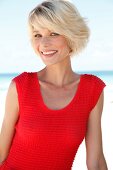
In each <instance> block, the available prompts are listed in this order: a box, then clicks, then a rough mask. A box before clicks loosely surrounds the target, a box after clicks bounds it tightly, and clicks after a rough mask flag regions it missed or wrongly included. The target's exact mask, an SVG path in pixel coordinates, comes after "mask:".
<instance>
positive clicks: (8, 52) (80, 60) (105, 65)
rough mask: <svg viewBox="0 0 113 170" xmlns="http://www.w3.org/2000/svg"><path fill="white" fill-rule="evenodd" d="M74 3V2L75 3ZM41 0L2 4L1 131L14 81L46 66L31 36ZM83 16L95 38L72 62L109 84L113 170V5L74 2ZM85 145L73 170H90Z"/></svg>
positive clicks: (106, 122) (107, 130)
mask: <svg viewBox="0 0 113 170" xmlns="http://www.w3.org/2000/svg"><path fill="white" fill-rule="evenodd" d="M71 1H72V0H71ZM39 2H41V1H39V0H29V1H28V0H24V1H22V0H20V1H17V0H7V1H6V0H1V1H0V128H1V126H2V121H3V116H4V110H5V97H6V94H7V90H8V86H9V84H10V82H11V79H12V78H13V77H15V76H16V75H18V74H20V73H22V72H24V71H28V72H34V71H39V70H41V69H42V68H43V67H45V65H44V64H43V63H42V61H41V60H40V58H39V57H38V56H36V54H35V53H34V51H33V49H32V47H31V44H30V40H29V35H28V27H27V19H28V14H29V12H30V11H31V10H32V9H33V8H34V7H35V6H36V5H37V4H38V3H39ZM72 2H73V3H74V4H75V6H76V7H77V9H78V10H79V12H80V13H81V15H82V16H83V17H84V18H87V24H88V26H89V28H90V31H91V36H90V40H89V43H88V45H87V47H86V48H85V49H84V50H83V51H82V52H81V53H80V54H79V55H78V56H75V57H74V58H73V59H71V60H72V67H73V70H74V71H75V72H80V73H89V74H94V75H97V76H99V77H100V78H101V79H102V80H103V81H104V82H105V83H106V85H107V86H106V87H105V89H104V91H105V100H104V108H103V115H102V132H103V147H104V154H105V157H106V161H107V164H108V169H109V170H112V169H113V164H112V160H111V157H112V155H113V145H112V143H113V137H112V136H111V131H112V128H113V123H112V122H113V14H112V9H113V1H112V0H99V1H98V0H95V1H90V0H85V1H80V0H73V1H72ZM85 158H86V155H85V143H84V141H83V143H82V144H81V145H80V148H79V150H78V153H77V156H76V157H75V160H74V163H73V168H72V169H73V170H74V169H79V170H83V169H84V170H86V169H87V168H86V165H85V164H86V163H85Z"/></svg>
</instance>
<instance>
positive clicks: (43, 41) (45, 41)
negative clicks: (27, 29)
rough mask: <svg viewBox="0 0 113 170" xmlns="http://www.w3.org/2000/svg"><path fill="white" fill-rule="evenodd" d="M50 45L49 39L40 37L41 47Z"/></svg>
mask: <svg viewBox="0 0 113 170" xmlns="http://www.w3.org/2000/svg"><path fill="white" fill-rule="evenodd" d="M50 44H51V40H50V37H42V39H41V45H42V46H44V47H45V46H50Z"/></svg>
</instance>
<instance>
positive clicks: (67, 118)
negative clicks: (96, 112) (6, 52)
mask: <svg viewBox="0 0 113 170" xmlns="http://www.w3.org/2000/svg"><path fill="white" fill-rule="evenodd" d="M12 81H14V82H15V83H16V89H17V94H18V101H19V119H18V121H17V123H16V125H15V134H14V138H13V141H12V145H11V148H10V152H9V154H8V157H7V159H6V160H5V162H4V163H3V164H2V165H1V167H0V170H71V168H72V163H73V161H74V158H75V155H76V153H77V150H78V148H79V146H80V144H81V143H82V141H83V139H84V137H85V134H86V129H87V122H88V117H89V114H90V112H91V110H92V109H93V108H94V107H95V105H96V103H97V101H98V99H99V96H100V94H101V92H102V90H103V88H104V87H105V83H104V82H103V81H102V80H101V79H100V78H99V77H97V76H94V75H91V74H81V77H80V82H79V85H78V88H77V91H76V94H75V95H74V97H73V99H72V100H71V101H70V103H69V104H68V105H67V106H65V107H64V108H62V109H59V110H52V109H50V108H48V107H47V106H46V105H45V103H44V101H43V98H42V95H41V90H40V88H41V87H40V84H39V80H38V76H37V72H23V73H21V74H19V75H18V76H16V77H14V78H13V79H12Z"/></svg>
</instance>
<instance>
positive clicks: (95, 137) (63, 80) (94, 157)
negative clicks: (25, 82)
mask: <svg viewBox="0 0 113 170" xmlns="http://www.w3.org/2000/svg"><path fill="white" fill-rule="evenodd" d="M31 42H32V46H33V48H34V50H35V52H36V54H37V55H39V56H40V57H41V59H42V61H43V62H44V63H45V65H46V67H45V68H44V69H43V70H41V71H39V72H38V73H37V74H38V77H39V82H40V85H41V88H42V94H43V98H44V101H45V103H46V105H47V106H48V107H49V108H52V109H56V108H54V106H55V105H54V103H55V100H56V101H57V103H58V101H59V100H58V99H59V96H60V94H62V95H61V96H62V98H61V101H59V105H57V109H58V108H59V109H60V108H62V107H64V106H65V105H67V103H69V102H70V100H71V99H72V98H73V90H74V89H77V86H78V83H79V81H80V75H79V74H76V73H74V72H73V70H72V67H71V61H70V56H71V49H70V48H69V46H68V44H67V41H66V39H65V37H63V36H62V35H58V34H56V33H53V32H51V31H49V30H48V29H38V30H34V32H33V36H32V40H31ZM51 50H52V51H53V50H54V51H57V52H56V53H55V54H54V55H53V56H51V55H50V56H48V57H47V55H46V56H45V55H43V54H42V53H41V51H44V52H48V51H49V52H50V51H51ZM75 87H76V88H75ZM65 89H66V90H65ZM52 90H53V91H54V94H55V92H56V94H57V95H54V96H56V98H52V101H51V102H50V101H49V98H47V97H46V98H45V96H47V93H48V94H52V93H51V92H52ZM66 91H67V92H68V93H67V94H66ZM75 93H76V91H75ZM69 95H70V96H69ZM57 96H58V97H57ZM66 96H69V98H68V99H67V101H66V102H65V101H64V97H65V98H66ZM103 96H104V94H103V92H102V93H101V95H100V97H99V100H98V102H97V104H96V106H95V107H94V108H93V110H92V111H91V113H90V116H89V120H88V125H87V133H86V136H85V142H86V158H87V159H86V164H87V168H88V170H107V165H106V161H105V158H104V154H103V148H102V132H101V116H102V109H103ZM18 110H19V104H18V97H17V91H16V85H15V83H14V82H11V84H10V86H9V89H8V93H7V96H6V104H5V116H4V120H3V124H2V129H1V134H0V161H1V162H3V161H4V160H5V159H6V158H7V155H8V153H9V149H10V147H11V142H12V140H13V135H14V133H15V128H14V127H15V124H16V122H17V120H18V118H19V117H18V116H19V115H18Z"/></svg>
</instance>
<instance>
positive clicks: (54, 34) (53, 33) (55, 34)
mask: <svg viewBox="0 0 113 170" xmlns="http://www.w3.org/2000/svg"><path fill="white" fill-rule="evenodd" d="M51 35H52V36H57V35H59V34H58V33H55V32H52V33H51Z"/></svg>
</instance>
